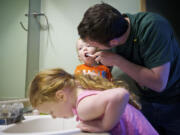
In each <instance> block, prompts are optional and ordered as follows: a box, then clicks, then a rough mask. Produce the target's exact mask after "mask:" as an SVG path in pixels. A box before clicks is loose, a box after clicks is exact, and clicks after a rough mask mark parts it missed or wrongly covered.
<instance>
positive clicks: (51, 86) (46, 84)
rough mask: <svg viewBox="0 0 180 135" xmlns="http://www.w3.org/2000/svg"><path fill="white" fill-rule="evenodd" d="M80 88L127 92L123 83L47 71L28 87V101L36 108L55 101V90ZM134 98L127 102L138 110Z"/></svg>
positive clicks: (52, 70)
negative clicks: (112, 89)
mask: <svg viewBox="0 0 180 135" xmlns="http://www.w3.org/2000/svg"><path fill="white" fill-rule="evenodd" d="M77 87H81V88H82V89H88V90H101V91H102V90H107V89H111V88H117V87H123V88H126V89H127V90H128V86H127V84H126V83H124V82H123V81H115V82H112V81H109V80H107V79H105V78H102V77H100V76H90V75H82V74H78V75H71V74H69V73H67V72H66V71H65V70H63V69H60V68H55V69H48V70H44V71H42V72H39V73H38V74H37V75H36V76H35V78H34V79H33V81H32V82H31V84H30V86H29V99H30V103H31V104H32V106H33V107H37V106H38V105H40V104H41V103H43V102H46V101H55V94H56V91H57V90H63V89H64V88H70V89H71V90H74V89H76V88H77ZM133 98H134V96H131V95H130V100H129V102H130V103H131V104H132V105H134V106H135V107H136V108H138V109H139V108H140V106H139V105H138V104H137V102H136V101H135V100H133Z"/></svg>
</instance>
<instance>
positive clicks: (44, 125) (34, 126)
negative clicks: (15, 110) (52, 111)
mask: <svg viewBox="0 0 180 135" xmlns="http://www.w3.org/2000/svg"><path fill="white" fill-rule="evenodd" d="M76 125H77V123H76V122H75V120H74V119H69V120H64V119H60V118H56V119H53V118H51V116H49V115H39V116H26V117H25V120H24V121H22V122H21V123H17V124H10V125H8V126H7V127H6V128H4V129H3V130H1V131H0V134H1V135H12V134H13V135H73V134H77V133H80V129H78V128H76Z"/></svg>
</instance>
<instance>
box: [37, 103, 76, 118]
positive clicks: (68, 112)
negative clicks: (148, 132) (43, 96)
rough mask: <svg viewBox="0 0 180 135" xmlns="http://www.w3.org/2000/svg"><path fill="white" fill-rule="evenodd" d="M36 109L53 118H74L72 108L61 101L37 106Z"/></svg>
mask: <svg viewBox="0 0 180 135" xmlns="http://www.w3.org/2000/svg"><path fill="white" fill-rule="evenodd" d="M36 109H37V110H38V111H39V112H41V113H46V114H50V115H51V116H52V117H53V118H57V117H58V118H70V117H73V116H74V114H73V112H72V107H71V106H70V105H68V104H67V103H66V102H61V101H51V102H44V103H42V104H40V105H39V106H37V108H36Z"/></svg>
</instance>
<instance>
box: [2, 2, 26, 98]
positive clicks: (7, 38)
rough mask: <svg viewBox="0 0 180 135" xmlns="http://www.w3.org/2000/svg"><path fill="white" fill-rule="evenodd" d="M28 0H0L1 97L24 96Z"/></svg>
mask: <svg viewBox="0 0 180 135" xmlns="http://www.w3.org/2000/svg"><path fill="white" fill-rule="evenodd" d="M28 7H29V1H28V0H0V19H1V20H0V99H7V98H8V99H9V98H24V96H25V79H26V57H27V32H26V31H24V30H23V29H22V28H21V26H20V21H22V22H23V23H24V25H25V26H26V27H27V24H28V19H27V17H25V16H24V14H25V13H27V12H28Z"/></svg>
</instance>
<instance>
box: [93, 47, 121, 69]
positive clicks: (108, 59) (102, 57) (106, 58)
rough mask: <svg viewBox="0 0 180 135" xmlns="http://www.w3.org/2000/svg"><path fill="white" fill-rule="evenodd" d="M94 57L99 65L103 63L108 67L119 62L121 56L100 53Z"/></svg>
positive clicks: (104, 52) (105, 52)
mask: <svg viewBox="0 0 180 135" xmlns="http://www.w3.org/2000/svg"><path fill="white" fill-rule="evenodd" d="M94 57H95V61H96V62H97V63H101V64H103V65H106V66H114V63H115V60H117V59H118V57H120V56H119V55H117V54H115V53H112V52H107V51H99V52H97V53H95V54H94Z"/></svg>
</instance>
